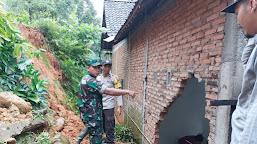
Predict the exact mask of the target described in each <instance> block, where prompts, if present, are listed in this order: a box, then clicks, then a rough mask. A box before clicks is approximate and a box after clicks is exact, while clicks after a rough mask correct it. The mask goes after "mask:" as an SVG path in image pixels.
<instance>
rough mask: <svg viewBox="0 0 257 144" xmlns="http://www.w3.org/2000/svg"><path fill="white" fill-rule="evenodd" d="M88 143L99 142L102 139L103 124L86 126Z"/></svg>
mask: <svg viewBox="0 0 257 144" xmlns="http://www.w3.org/2000/svg"><path fill="white" fill-rule="evenodd" d="M88 133H89V138H90V144H101V143H102V141H103V125H100V126H96V127H89V128H88Z"/></svg>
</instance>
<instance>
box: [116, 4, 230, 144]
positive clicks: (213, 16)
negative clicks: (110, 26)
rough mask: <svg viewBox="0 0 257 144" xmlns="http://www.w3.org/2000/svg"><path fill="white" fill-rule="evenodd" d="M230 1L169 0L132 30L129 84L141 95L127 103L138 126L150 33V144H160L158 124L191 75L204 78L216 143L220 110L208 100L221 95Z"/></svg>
mask: <svg viewBox="0 0 257 144" xmlns="http://www.w3.org/2000/svg"><path fill="white" fill-rule="evenodd" d="M226 5H227V2H226V1H225V0H179V1H174V0H168V1H166V2H165V3H163V4H161V5H160V6H159V7H158V8H157V9H155V11H154V12H153V13H152V14H151V15H150V16H147V17H146V18H145V20H144V23H143V24H142V25H139V26H138V27H137V28H135V29H133V31H131V34H130V35H129V38H128V41H127V43H128V48H127V49H128V51H127V53H128V57H127V61H126V62H127V67H126V76H125V78H126V80H125V85H126V88H129V89H132V90H135V91H137V92H139V95H138V96H137V97H136V98H135V99H133V100H131V99H130V98H127V97H126V100H127V101H126V105H128V108H127V109H129V108H133V110H136V111H137V112H138V113H139V117H138V116H137V117H134V119H135V121H136V122H137V123H138V125H140V123H141V121H142V117H140V114H142V113H141V112H142V101H143V100H142V99H143V80H144V79H143V76H144V69H145V67H144V65H145V49H146V40H147V35H148V40H149V51H148V67H147V87H146V105H145V121H144V123H145V131H144V132H145V135H146V137H147V138H148V139H149V140H150V141H151V142H152V143H158V138H159V136H158V130H159V128H158V127H159V123H160V122H161V121H162V120H163V117H164V115H165V114H166V112H167V110H168V109H169V107H170V106H172V103H173V102H174V101H175V99H176V98H177V97H178V96H180V95H181V93H182V92H183V89H184V86H185V83H186V80H187V79H188V78H190V76H194V77H196V78H197V79H198V80H199V81H205V91H206V100H207V107H206V117H207V118H208V119H209V120H210V134H209V143H211V142H212V141H213V140H212V139H213V134H214V131H215V114H216V109H215V107H210V106H209V100H215V99H217V94H218V82H219V79H218V75H219V72H220V64H221V54H222V47H223V43H222V40H223V38H224V22H225V16H224V14H223V13H220V10H221V9H222V8H224V7H225V6H226ZM116 46H117V45H116ZM114 61H116V60H115V53H114V55H113V62H114ZM123 62H124V61H123ZM113 67H115V66H113ZM118 67H119V64H118ZM113 70H114V69H113ZM168 70H171V76H172V83H171V86H166V80H167V71H168ZM118 71H120V70H118ZM154 71H156V72H157V75H158V77H157V83H154V81H153V74H154ZM118 73H120V72H118Z"/></svg>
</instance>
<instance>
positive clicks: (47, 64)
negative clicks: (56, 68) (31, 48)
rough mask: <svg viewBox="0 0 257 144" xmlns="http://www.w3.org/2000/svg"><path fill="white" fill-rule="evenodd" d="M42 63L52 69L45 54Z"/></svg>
mask: <svg viewBox="0 0 257 144" xmlns="http://www.w3.org/2000/svg"><path fill="white" fill-rule="evenodd" d="M42 61H43V62H44V64H45V65H46V66H47V68H48V69H50V64H49V61H48V57H47V56H46V55H45V54H42Z"/></svg>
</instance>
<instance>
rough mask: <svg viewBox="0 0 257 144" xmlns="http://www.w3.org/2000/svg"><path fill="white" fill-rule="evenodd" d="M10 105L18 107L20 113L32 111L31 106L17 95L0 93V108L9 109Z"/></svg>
mask: <svg viewBox="0 0 257 144" xmlns="http://www.w3.org/2000/svg"><path fill="white" fill-rule="evenodd" d="M11 103H12V104H14V105H15V106H16V107H18V109H19V110H20V113H28V112H30V111H31V110H32V106H31V104H30V103H29V102H26V101H24V100H23V99H22V98H20V97H18V96H17V95H15V94H13V93H11V92H0V107H1V106H4V107H10V106H11Z"/></svg>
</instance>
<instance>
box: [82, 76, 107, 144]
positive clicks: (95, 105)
mask: <svg viewBox="0 0 257 144" xmlns="http://www.w3.org/2000/svg"><path fill="white" fill-rule="evenodd" d="M106 88H107V86H105V85H101V84H100V82H98V81H96V78H95V77H93V76H91V75H90V74H89V73H87V74H86V75H85V76H84V77H83V78H82V80H81V82H80V85H79V94H78V99H79V100H78V104H79V111H80V117H81V119H82V121H83V122H84V124H85V125H86V126H87V127H88V133H89V135H90V143H92V144H100V143H102V134H103V118H102V109H103V106H102V93H103V92H104V91H105V89H106Z"/></svg>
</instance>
